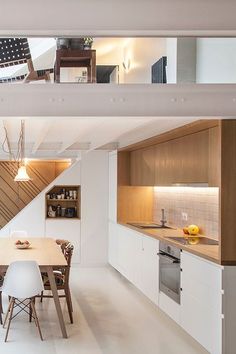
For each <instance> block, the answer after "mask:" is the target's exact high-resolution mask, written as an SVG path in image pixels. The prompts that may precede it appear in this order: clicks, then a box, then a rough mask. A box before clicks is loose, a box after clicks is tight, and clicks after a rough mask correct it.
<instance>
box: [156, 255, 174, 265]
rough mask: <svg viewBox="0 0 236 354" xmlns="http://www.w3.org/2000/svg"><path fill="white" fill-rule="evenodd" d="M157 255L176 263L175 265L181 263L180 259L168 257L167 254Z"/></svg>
mask: <svg viewBox="0 0 236 354" xmlns="http://www.w3.org/2000/svg"><path fill="white" fill-rule="evenodd" d="M157 255H158V256H160V257H163V258H165V259H166V260H168V261H169V263H175V264H178V263H180V260H179V259H178V258H175V257H171V256H168V255H167V254H166V253H161V252H159V253H157Z"/></svg>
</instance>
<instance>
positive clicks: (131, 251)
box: [118, 225, 139, 283]
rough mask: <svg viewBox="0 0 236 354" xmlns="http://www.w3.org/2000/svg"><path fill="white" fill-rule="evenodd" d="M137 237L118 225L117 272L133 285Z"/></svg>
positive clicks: (132, 232)
mask: <svg viewBox="0 0 236 354" xmlns="http://www.w3.org/2000/svg"><path fill="white" fill-rule="evenodd" d="M138 247H139V235H137V232H135V231H133V230H130V229H129V228H127V227H125V226H121V225H118V270H119V271H120V272H121V274H122V275H124V276H125V277H126V278H127V279H128V280H129V281H131V282H132V283H134V279H135V272H136V264H137V255H138Z"/></svg>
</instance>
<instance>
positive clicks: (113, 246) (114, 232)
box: [108, 221, 118, 269]
mask: <svg viewBox="0 0 236 354" xmlns="http://www.w3.org/2000/svg"><path fill="white" fill-rule="evenodd" d="M108 262H109V264H110V265H111V266H112V267H114V268H115V269H118V225H117V224H116V223H114V222H112V221H109V241H108Z"/></svg>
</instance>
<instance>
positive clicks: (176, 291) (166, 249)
mask: <svg viewBox="0 0 236 354" xmlns="http://www.w3.org/2000/svg"><path fill="white" fill-rule="evenodd" d="M158 255H159V282H160V284H159V285H160V291H162V292H163V293H164V294H166V295H167V296H169V297H170V298H171V299H173V300H174V301H176V302H177V303H178V304H180V249H178V248H177V247H174V246H171V245H168V244H166V243H164V242H160V249H159V253H158Z"/></svg>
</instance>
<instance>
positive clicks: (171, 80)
mask: <svg viewBox="0 0 236 354" xmlns="http://www.w3.org/2000/svg"><path fill="white" fill-rule="evenodd" d="M166 56H167V67H166V76H167V83H168V84H176V82H177V38H167V39H166Z"/></svg>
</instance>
